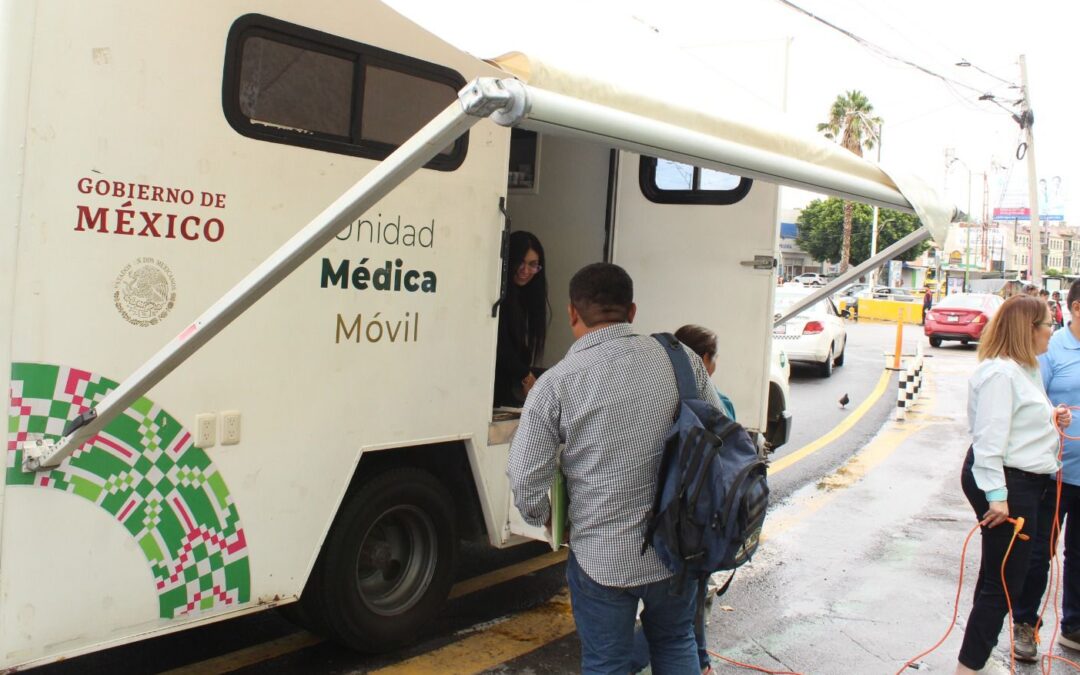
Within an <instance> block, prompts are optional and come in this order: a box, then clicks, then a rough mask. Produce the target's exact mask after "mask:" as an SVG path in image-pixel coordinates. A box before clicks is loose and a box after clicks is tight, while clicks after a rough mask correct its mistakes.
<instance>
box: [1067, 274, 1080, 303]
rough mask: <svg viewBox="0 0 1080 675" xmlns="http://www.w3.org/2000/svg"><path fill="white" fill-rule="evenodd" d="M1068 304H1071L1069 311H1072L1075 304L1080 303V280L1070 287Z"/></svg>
mask: <svg viewBox="0 0 1080 675" xmlns="http://www.w3.org/2000/svg"><path fill="white" fill-rule="evenodd" d="M1066 302H1068V303H1069V311H1072V306H1073V303H1074V302H1080V279H1077V280H1076V281H1074V282H1072V285H1071V286H1069V298H1068V300H1066Z"/></svg>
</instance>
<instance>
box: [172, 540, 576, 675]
mask: <svg viewBox="0 0 1080 675" xmlns="http://www.w3.org/2000/svg"><path fill="white" fill-rule="evenodd" d="M567 552H568V549H566V548H562V549H559V550H558V551H553V552H551V553H545V554H544V555H539V556H536V557H535V558H529V559H528V560H523V561H521V562H519V563H515V564H513V565H510V566H508V567H501V568H499V569H497V570H494V571H492V572H488V573H487V574H481V575H479V576H475V577H471V578H469V579H466V580H465V581H462V582H459V583H457V584H454V586H453V587H452V588H451V589H450V595H449V596H448V598H447V599H448V600H453V599H454V598H460V597H462V596H466V595H469V594H471V593H476V592H478V591H482V590H484V589H485V588H491V587H492V586H497V585H498V584H501V583H505V582H507V581H512V580H514V579H516V578H518V577H523V576H525V575H526V574H532V573H533V572H538V571H540V570H542V569H547V568H548V567H551V566H552V565H558V564H559V563H561V562H563V561H565V560H566V556H567ZM571 623H573V620H571ZM559 637H562V636H559ZM553 639H557V638H553ZM325 641H326V640H325V639H324V638H322V637H319V636H318V635H315V634H314V633H309V632H307V631H298V632H296V633H292V634H290V635H286V636H285V637H283V638H279V639H277V640H272V641H270V642H264V643H261V644H257V645H255V646H253V647H248V648H246V649H239V650H237V651H235V652H229V653H228V654H223V655H221V656H217V657H214V658H210V659H206V660H205V661H199V662H197V663H193V664H190V665H187V666H182V667H180V668H176V669H175V670H170V671H168V672H167V673H164V674H162V675H219V674H220V673H230V672H232V671H234V670H239V669H240V668H246V667H248V666H253V665H255V664H257V663H262V662H263V661H269V660H270V659H276V658H278V657H280V656H284V655H286V654H291V653H292V652H297V651H300V650H301V649H306V648H308V647H311V646H313V645H317V644H321V643H323V642H325ZM530 651H531V650H530ZM444 672H446V671H444Z"/></svg>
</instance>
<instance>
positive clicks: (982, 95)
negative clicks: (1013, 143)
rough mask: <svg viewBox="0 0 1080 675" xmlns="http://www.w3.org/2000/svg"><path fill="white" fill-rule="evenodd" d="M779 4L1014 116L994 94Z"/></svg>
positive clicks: (785, 0) (784, 2)
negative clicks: (965, 90) (961, 89)
mask: <svg viewBox="0 0 1080 675" xmlns="http://www.w3.org/2000/svg"><path fill="white" fill-rule="evenodd" d="M777 2H779V3H780V4H782V5H785V6H787V7H789V8H791V9H793V10H795V11H797V12H799V13H800V14H804V15H806V16H808V17H810V18H811V19H813V20H814V21H817V22H819V23H821V24H824V25H825V26H828V27H829V28H831V29H833V30H835V31H836V32H838V33H840V34H841V35H844V36H846V37H848V38H850V39H851V40H854V41H855V42H857V43H858V44H859V45H861V46H862V47H864V48H866V49H868V50H870V51H872V52H874V53H876V54H879V55H881V56H883V57H885V58H887V59H890V60H893V61H897V62H899V63H902V64H904V65H906V66H909V67H911V68H914V69H916V70H918V71H920V72H922V73H924V74H926V75H929V76H931V77H934V78H937V79H939V80H941V81H942V82H944V83H946V85H948V86H949V87H950V90H951V87H961V88H963V89H967V90H969V91H971V92H973V93H976V94H978V95H979V100H982V101H990V102H991V103H993V104H995V105H997V106H998V107H1000V108H1003V109H1005V110H1006V111H1007V112H1009V114H1010V115H1011V114H1013V111H1012V110H1009V109H1008V108H1006V107H1005V106H1003V105H1001V103H999V102H998V101H997V100H996V99H995V97H994V96H993V95H992V94H988V93H986V92H985V90H982V89H978V88H976V87H973V86H971V85H969V84H966V83H964V82H960V81H959V80H954V79H952V78H950V77H946V76H945V75H942V74H940V73H937V72H934V71H933V70H930V69H929V68H927V67H925V66H923V65H921V64H918V63H915V62H914V61H911V60H908V59H906V58H904V57H902V56H899V55H897V54H894V53H892V52H890V51H889V50H887V49H885V48H884V47H880V46H878V45H876V44H874V43H873V42H870V41H869V40H866V39H864V38H862V37H860V36H858V35H856V34H855V33H853V32H851V31H849V30H847V29H846V28H842V27H840V26H838V25H836V24H834V23H832V22H831V21H828V20H827V19H824V18H822V17H820V16H818V15H816V14H814V13H813V12H811V11H809V10H807V9H804V8H802V7H800V6H799V5H796V4H795V3H793V2H791V1H790V0H777ZM963 63H968V65H971V64H970V63H969V62H967V61H963ZM976 69H977V70H979V71H980V72H982V73H985V74H987V75H989V76H991V77H993V78H995V79H998V80H1001V81H1002V82H1005V83H1006V84H1010V85H1011V83H1009V82H1008V81H1006V80H1002V79H1001V78H999V77H997V76H996V75H993V74H992V73H987V72H986V71H985V70H983V69H982V68H978V67H977V66H976ZM954 93H956V92H954ZM957 95H959V94H957Z"/></svg>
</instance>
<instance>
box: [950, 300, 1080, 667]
mask: <svg viewBox="0 0 1080 675" xmlns="http://www.w3.org/2000/svg"><path fill="white" fill-rule="evenodd" d="M1053 334H1054V322H1053V321H1052V320H1051V318H1050V309H1049V308H1048V307H1047V305H1046V303H1045V302H1043V301H1042V300H1040V299H1039V297H1038V296H1030V295H1019V296H1013V297H1011V298H1009V299H1008V300H1006V301H1005V304H1003V305H1002V306H1001V308H1000V309H999V310H998V311H997V314H995V315H994V318H992V319H991V320H990V323H989V325H987V327H986V330H985V331H984V332H983V334H982V337H981V338H980V340H979V353H978V357H979V365H978V367H977V368H976V369H975V372H974V373H973V374H972V376H971V379H970V381H969V383H968V423H969V425H970V431H971V437H972V442H971V447H970V448H969V449H968V451H967V457H966V458H965V459H964V468H963V471H962V473H961V480H960V483H961V486H962V488H963V490H964V495H965V496H966V497H967V499H968V502H969V503H970V504H971V508H972V509H974V511H975V517H976V518H978V519H979V524H980V525H981V526H982V562H981V565H980V567H979V580H978V581H977V582H976V584H975V601H974V603H973V604H972V607H971V614H970V615H969V616H968V622H967V626H966V627H965V628H964V641H963V644H962V645H961V646H960V657H959V663H958V664H957V667H956V672H957V674H958V675H960V674H962V675H968V674H970V673H975V672H976V671H977V670H979V669H981V668H982V667H983V666H984V665H986V661H987V659H988V658H989V657H990V652H991V651H992V650H993V648H994V645H995V644H996V643H997V639H998V633H1000V632H1001V624H1002V622H1003V621H1004V620H1005V615H1006V613H1008V609H1009V608H1008V601H1007V599H1006V595H1005V594H1006V592H1007V593H1008V595H1009V598H1011V599H1014V600H1019V599H1020V597H1021V594H1022V592H1023V589H1024V581H1025V576H1026V574H1027V568H1028V561H1029V559H1030V557H1031V547H1032V542H1031V541H1024V540H1021V539H1016V541H1015V542H1013V541H1012V539H1013V536H1012V533H1013V528H1012V527H1011V526H1009V525H1007V524H1006V523H1007V521H1008V519H1009V518H1020V517H1023V518H1024V521H1025V524H1024V530H1025V531H1027V532H1032V533H1034V532H1037V531H1038V530H1039V529H1040V523H1039V502H1040V501H1041V500H1042V496H1043V493H1044V491H1045V490H1046V489H1047V485H1048V484H1049V481H1048V478H1049V477H1050V476H1051V475H1053V474H1054V472H1056V471H1057V470H1058V468H1059V467H1058V461H1057V450H1058V434H1057V432H1056V431H1055V430H1054V420H1055V418H1056V420H1057V423H1058V424H1059V425H1060V426H1061V428H1065V427H1067V426H1068V425H1069V423H1070V421H1071V420H1072V415H1071V414H1070V413H1069V410H1068V408H1065V407H1059V408H1057V409H1055V408H1054V407H1053V406H1052V405H1051V404H1050V401H1049V400H1048V399H1047V398H1046V389H1045V388H1044V386H1043V379H1042V377H1041V376H1040V374H1039V362H1038V360H1037V359H1038V356H1039V355H1040V354H1043V353H1045V352H1046V349H1047V346H1048V345H1049V343H1050V337H1051V336H1052V335H1053ZM1010 545H1011V546H1012V549H1011V551H1009V547H1010ZM1006 552H1008V560H1007V561H1006V560H1005V556H1006ZM1003 561H1004V562H1005V564H1004V568H1005V569H1004V574H1003V573H1002V563H1003ZM1002 576H1004V577H1005V585H1004V586H1003V585H1002Z"/></svg>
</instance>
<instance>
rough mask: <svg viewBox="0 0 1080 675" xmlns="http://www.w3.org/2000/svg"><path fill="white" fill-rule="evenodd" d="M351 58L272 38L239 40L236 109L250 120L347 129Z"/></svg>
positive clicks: (285, 125)
mask: <svg viewBox="0 0 1080 675" xmlns="http://www.w3.org/2000/svg"><path fill="white" fill-rule="evenodd" d="M353 66H354V64H353V62H352V61H349V60H348V59H343V58H339V57H337V56H331V55H330V54H321V53H319V52H314V51H309V50H305V49H301V48H299V47H293V46H291V45H287V44H282V43H280V42H274V41H273V40H268V39H266V38H262V37H250V38H248V39H247V40H245V41H244V47H243V52H242V57H241V64H240V91H239V95H240V110H241V112H243V113H244V116H245V117H247V118H248V119H249V120H250V121H251V122H252V123H253V124H261V125H274V126H278V127H283V128H287V129H293V130H297V131H315V132H322V133H327V134H333V135H335V136H348V135H349V118H350V112H351V108H352V83H353V80H354V78H355V74H354V67H353Z"/></svg>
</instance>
